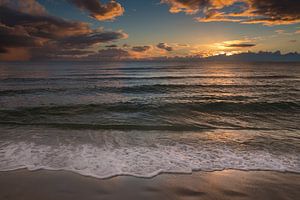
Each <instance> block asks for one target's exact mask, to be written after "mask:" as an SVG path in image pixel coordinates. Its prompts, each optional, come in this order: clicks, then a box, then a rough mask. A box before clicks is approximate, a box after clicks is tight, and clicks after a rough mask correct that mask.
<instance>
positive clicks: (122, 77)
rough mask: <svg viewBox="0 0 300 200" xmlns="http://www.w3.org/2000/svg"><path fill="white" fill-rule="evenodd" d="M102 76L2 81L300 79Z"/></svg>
mask: <svg viewBox="0 0 300 200" xmlns="http://www.w3.org/2000/svg"><path fill="white" fill-rule="evenodd" d="M99 76H100V77H86V78H77V77H75V78H72V77H70V78H66V77H61V78H59V77H56V78H55V77H54V78H51V77H50V78H4V79H1V80H0V82H40V81H74V80H76V81H92V80H160V79H162V80H168V79H169V80H172V79H298V78H299V77H298V76H284V75H274V76H271V75H269V76H210V75H207V76H201V75H195V76H191V75H189V76H183V75H180V76H179V75H178V76H102V77H101V75H99Z"/></svg>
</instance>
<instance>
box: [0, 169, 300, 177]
mask: <svg viewBox="0 0 300 200" xmlns="http://www.w3.org/2000/svg"><path fill="white" fill-rule="evenodd" d="M25 171H27V172H29V173H36V172H43V171H45V172H46V171H49V172H58V173H71V174H73V175H79V176H83V177H86V178H92V179H96V180H109V179H113V178H116V177H132V178H138V179H146V180H147V179H154V178H156V177H158V176H162V175H180V176H182V175H186V176H188V175H193V174H198V173H214V172H226V171H236V172H250V173H251V172H271V173H279V174H294V175H299V176H300V172H295V171H287V170H282V171H281V170H271V169H270V170H268V169H249V170H247V169H235V168H224V169H220V170H192V172H190V173H189V172H186V173H185V172H158V173H154V175H153V176H138V175H132V174H116V175H112V176H107V177H103V178H102V177H97V176H94V175H89V174H84V173H80V172H78V171H76V170H69V169H51V168H40V169H33V170H32V169H29V168H28V167H21V168H16V169H11V170H0V174H2V173H14V172H15V173H18V172H25Z"/></svg>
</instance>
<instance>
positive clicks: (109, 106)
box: [0, 101, 300, 116]
mask: <svg viewBox="0 0 300 200" xmlns="http://www.w3.org/2000/svg"><path fill="white" fill-rule="evenodd" d="M184 110H186V111H188V112H190V111H199V112H214V111H215V112H234V111H236V112H262V113H263V112H276V111H277V112H281V111H286V112H288V111H295V112H300V102H298V101H295V102H291V101H281V102H228V101H223V102H222V101H221V102H207V101H206V102H198V103H197V102H187V103H159V102H157V103H151V104H150V103H143V102H119V103H102V104H76V105H66V106H41V107H26V108H18V109H15V110H3V109H2V110H0V116H1V115H2V116H3V115H12V116H13V115H15V116H22V115H24V116H26V115H74V114H85V113H99V112H105V111H108V112H124V113H134V112H172V111H173V112H174V111H175V112H177V113H178V112H180V111H184Z"/></svg>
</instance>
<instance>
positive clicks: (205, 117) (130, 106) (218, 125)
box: [0, 62, 300, 178]
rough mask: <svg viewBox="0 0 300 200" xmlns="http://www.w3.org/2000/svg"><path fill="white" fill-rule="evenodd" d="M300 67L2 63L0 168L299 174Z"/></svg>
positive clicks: (86, 172) (150, 173)
mask: <svg viewBox="0 0 300 200" xmlns="http://www.w3.org/2000/svg"><path fill="white" fill-rule="evenodd" d="M299 155H300V63H196V62H191V63H189V62H186V63H183V62H178V63H174V62H132V63H130V62H124V63H91V62H77V63H76V62H52V63H0V171H6V170H13V169H19V168H28V169H30V170H35V169H41V168H44V169H52V170H59V169H64V170H69V171H74V172H78V173H80V174H84V175H91V176H94V177H99V178H106V177H110V176H115V175H123V174H125V175H134V176H140V177H151V176H154V175H157V174H159V173H162V172H174V173H175V172H176V173H177V172H178V173H190V172H191V171H192V170H205V171H214V170H221V169H228V168H232V169H243V170H275V171H290V172H300V157H299Z"/></svg>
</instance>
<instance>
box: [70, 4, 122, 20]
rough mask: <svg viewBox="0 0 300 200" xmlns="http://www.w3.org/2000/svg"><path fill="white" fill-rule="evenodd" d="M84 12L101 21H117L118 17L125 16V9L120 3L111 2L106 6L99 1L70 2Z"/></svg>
mask: <svg viewBox="0 0 300 200" xmlns="http://www.w3.org/2000/svg"><path fill="white" fill-rule="evenodd" d="M69 1H70V2H71V3H73V4H74V5H76V6H77V7H79V8H80V9H82V10H86V11H88V12H89V13H90V16H91V17H93V18H95V19H97V20H99V21H107V20H115V19H116V17H119V16H121V15H123V13H124V12H125V9H124V8H123V7H122V5H121V4H119V3H118V2H116V1H114V0H111V1H109V2H107V3H106V4H103V3H101V2H100V1H99V0H69Z"/></svg>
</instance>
